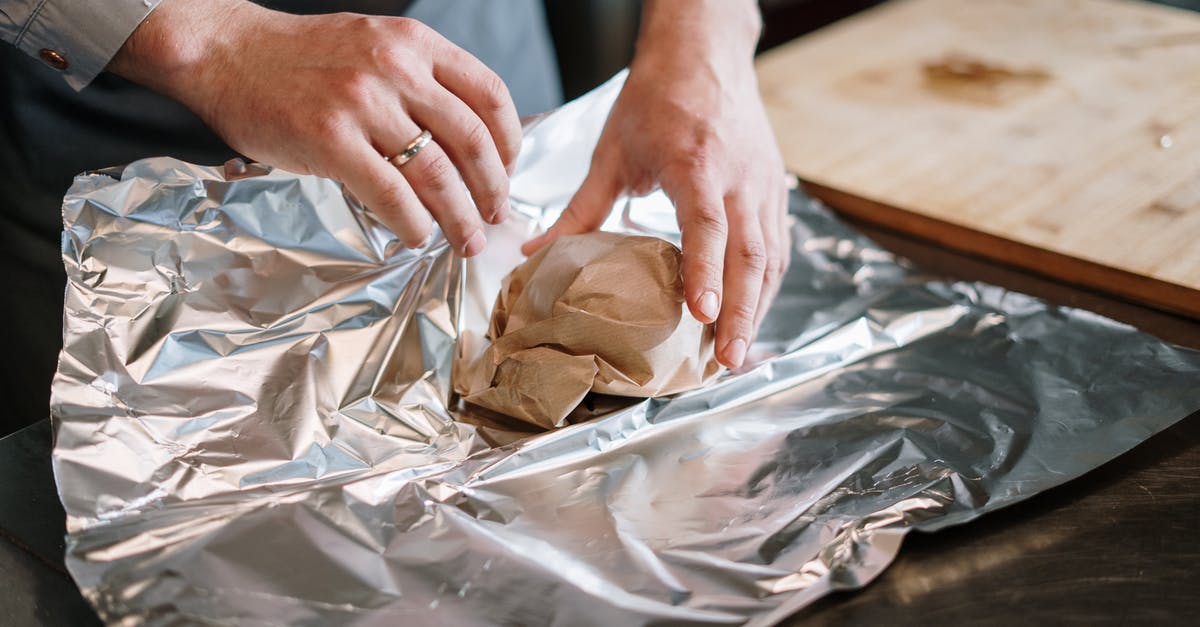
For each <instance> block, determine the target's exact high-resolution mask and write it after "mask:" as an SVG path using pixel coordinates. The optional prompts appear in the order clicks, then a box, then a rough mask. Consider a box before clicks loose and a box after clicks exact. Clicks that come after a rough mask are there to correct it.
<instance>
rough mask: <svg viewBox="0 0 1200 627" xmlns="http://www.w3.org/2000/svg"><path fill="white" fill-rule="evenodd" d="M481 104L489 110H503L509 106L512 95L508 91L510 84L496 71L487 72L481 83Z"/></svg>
mask: <svg viewBox="0 0 1200 627" xmlns="http://www.w3.org/2000/svg"><path fill="white" fill-rule="evenodd" d="M479 98H480V100H479V106H481V107H483V108H484V109H486V110H488V111H501V110H503V109H505V108H507V107H508V103H509V102H511V101H512V96H510V95H509V93H508V85H505V84H504V81H503V80H501V79H500V77H499V76H497V75H496V74H495V73H494V72H491V71H489V72H487V74H485V75H484V76H483V77H482V80H481V81H480V85H479Z"/></svg>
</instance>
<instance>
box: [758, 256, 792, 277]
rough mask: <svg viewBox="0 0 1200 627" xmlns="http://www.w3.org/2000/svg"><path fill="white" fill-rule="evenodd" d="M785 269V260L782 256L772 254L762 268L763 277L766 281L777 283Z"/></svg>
mask: <svg viewBox="0 0 1200 627" xmlns="http://www.w3.org/2000/svg"><path fill="white" fill-rule="evenodd" d="M786 271H787V261H786V260H785V259H784V258H783V257H779V256H772V257H770V258H768V259H767V267H766V268H765V269H764V270H763V278H764V280H765V281H766V282H767V283H778V282H779V280H780V279H782V278H783V274H784V272H786Z"/></svg>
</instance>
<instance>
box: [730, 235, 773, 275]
mask: <svg viewBox="0 0 1200 627" xmlns="http://www.w3.org/2000/svg"><path fill="white" fill-rule="evenodd" d="M737 257H738V260H739V261H741V263H742V265H743V266H744V267H745V268H746V269H748V270H750V271H751V272H753V273H755V274H761V273H762V272H763V271H764V270H765V269H766V266H767V251H766V248H765V247H764V246H763V244H762V242H759V241H757V240H748V241H743V242H741V243H740V244H738V246H737Z"/></svg>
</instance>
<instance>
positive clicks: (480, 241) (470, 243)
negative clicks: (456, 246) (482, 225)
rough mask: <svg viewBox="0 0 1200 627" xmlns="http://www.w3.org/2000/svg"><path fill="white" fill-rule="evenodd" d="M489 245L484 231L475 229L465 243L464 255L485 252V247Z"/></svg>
mask: <svg viewBox="0 0 1200 627" xmlns="http://www.w3.org/2000/svg"><path fill="white" fill-rule="evenodd" d="M484 246H487V238H486V237H484V236H483V231H475V234H474V235H472V236H471V237H469V238H467V243H466V244H463V251H462V255H463V257H474V256H475V255H478V254H479V253H481V252H483V247H484Z"/></svg>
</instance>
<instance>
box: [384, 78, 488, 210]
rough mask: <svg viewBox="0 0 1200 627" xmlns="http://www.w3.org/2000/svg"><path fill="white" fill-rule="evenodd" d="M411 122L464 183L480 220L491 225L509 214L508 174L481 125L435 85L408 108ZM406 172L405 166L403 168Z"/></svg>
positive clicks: (465, 108)
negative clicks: (425, 132) (439, 148)
mask: <svg viewBox="0 0 1200 627" xmlns="http://www.w3.org/2000/svg"><path fill="white" fill-rule="evenodd" d="M410 110H411V113H412V116H413V119H414V120H416V122H417V123H418V124H420V125H421V126H423V127H425V128H427V129H429V130H430V132H431V133H432V134H433V136H434V138H436V139H437V141H438V144H439V145H440V146H442V148H443V150H445V151H446V153H447V154H449V156H450V159H451V161H453V162H454V165H455V166H456V167H457V168H458V172H459V173H460V174H461V175H462V177H463V180H464V181H466V184H467V188H468V189H469V190H470V191H471V197H472V199H473V200H474V201H475V207H476V209H477V210H478V212H479V215H480V216H483V218H484V219H486V220H487V221H488V222H491V223H492V224H499V223H500V222H502V221H504V219H505V217H507V215H508V213H509V206H508V173H507V172H505V170H504V163H503V162H502V161H501V158H500V154H499V152H498V151H497V148H496V143H495V141H494V139H493V137H492V135H491V133H490V132H489V130H488V127H487V126H486V125H485V124H484V122H483V121H482V120H481V119H480V118H479V116H478V115H476V114H475V112H474V111H472V110H471V108H470V107H468V106H467V105H466V104H464V103H463V102H462V101H461V100H459V99H458V98H457V97H455V95H454V94H452V93H450V92H448V91H446V90H444V89H442V88H441V87H440V86H438V85H434V86H432V88H431V89H429V90H428V91H427V92H426V97H425V98H423V99H421V100H420V101H416V102H413V103H412V105H411V106H410ZM404 167H405V168H407V167H408V165H405V166H404Z"/></svg>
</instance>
